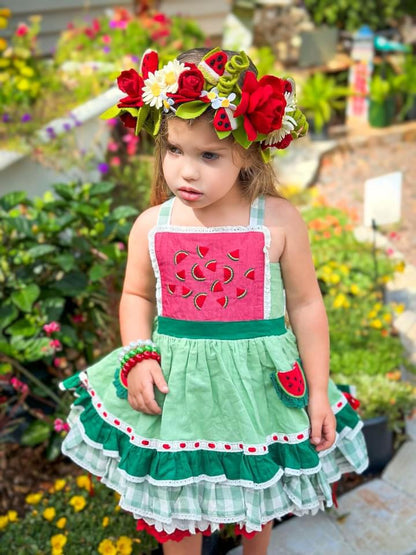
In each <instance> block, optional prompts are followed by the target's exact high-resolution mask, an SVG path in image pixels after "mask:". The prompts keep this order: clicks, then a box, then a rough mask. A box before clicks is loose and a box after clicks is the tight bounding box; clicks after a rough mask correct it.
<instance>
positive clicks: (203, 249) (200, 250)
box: [196, 246, 209, 258]
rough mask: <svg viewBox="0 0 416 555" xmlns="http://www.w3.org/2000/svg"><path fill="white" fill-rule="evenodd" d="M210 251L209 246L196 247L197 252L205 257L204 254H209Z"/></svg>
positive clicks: (201, 256)
mask: <svg viewBox="0 0 416 555" xmlns="http://www.w3.org/2000/svg"><path fill="white" fill-rule="evenodd" d="M208 251H209V248H208V247H200V246H198V247H196V252H197V254H198V256H199V257H200V258H204V256H205V255H206V254H207V252H208Z"/></svg>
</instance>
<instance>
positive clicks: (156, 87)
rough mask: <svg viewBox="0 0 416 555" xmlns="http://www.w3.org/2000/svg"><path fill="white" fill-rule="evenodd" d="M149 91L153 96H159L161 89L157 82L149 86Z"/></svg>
mask: <svg viewBox="0 0 416 555" xmlns="http://www.w3.org/2000/svg"><path fill="white" fill-rule="evenodd" d="M150 90H151V91H152V95H153V96H159V95H160V93H161V92H162V87H161V86H160V85H159V83H158V82H157V81H155V82H154V83H152V84H151V86H150Z"/></svg>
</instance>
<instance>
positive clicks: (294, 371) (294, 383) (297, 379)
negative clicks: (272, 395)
mask: <svg viewBox="0 0 416 555" xmlns="http://www.w3.org/2000/svg"><path fill="white" fill-rule="evenodd" d="M270 378H271V380H272V383H273V386H274V388H275V390H276V393H277V395H278V397H279V399H280V400H281V401H282V403H284V404H285V405H286V406H287V407H291V408H298V409H301V408H303V407H305V406H306V405H307V404H308V386H307V383H306V378H305V373H304V371H303V368H302V363H301V360H300V358H298V359H297V360H296V361H295V362H294V363H293V364H292V368H291V369H290V370H283V371H280V370H276V371H274V372H272V373H271V374H270Z"/></svg>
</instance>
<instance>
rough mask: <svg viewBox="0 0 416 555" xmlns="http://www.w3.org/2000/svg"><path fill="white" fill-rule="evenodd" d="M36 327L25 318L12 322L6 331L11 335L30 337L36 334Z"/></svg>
mask: <svg viewBox="0 0 416 555" xmlns="http://www.w3.org/2000/svg"><path fill="white" fill-rule="evenodd" d="M37 331H38V328H37V327H36V326H35V325H34V324H31V323H30V322H28V321H27V320H26V319H25V318H21V319H20V320H17V322H15V323H14V324H12V325H11V326H9V328H8V329H7V333H9V334H11V335H20V336H21V337H31V336H33V335H35V334H36V332H37Z"/></svg>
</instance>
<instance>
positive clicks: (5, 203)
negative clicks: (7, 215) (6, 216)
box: [0, 191, 27, 210]
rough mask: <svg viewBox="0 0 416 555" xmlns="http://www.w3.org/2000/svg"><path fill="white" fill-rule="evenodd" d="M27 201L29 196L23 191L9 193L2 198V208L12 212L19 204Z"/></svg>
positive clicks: (0, 202)
mask: <svg viewBox="0 0 416 555" xmlns="http://www.w3.org/2000/svg"><path fill="white" fill-rule="evenodd" d="M26 199H27V194H26V193H25V192H23V191H14V192H12V193H7V195H4V196H3V197H1V198H0V206H1V208H3V209H4V210H10V209H11V208H14V207H15V206H17V205H18V204H21V203H22V202H23V201H25V200H26Z"/></svg>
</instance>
